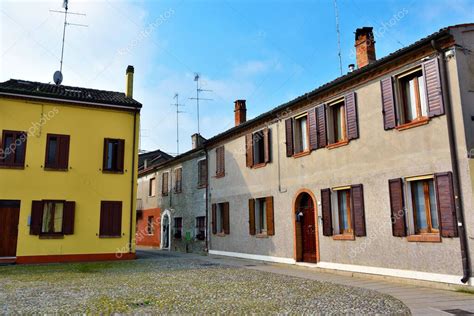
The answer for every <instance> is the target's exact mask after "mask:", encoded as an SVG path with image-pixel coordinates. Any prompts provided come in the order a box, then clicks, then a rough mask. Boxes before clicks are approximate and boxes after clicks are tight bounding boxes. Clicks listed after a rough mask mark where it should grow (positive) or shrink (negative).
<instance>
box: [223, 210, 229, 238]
mask: <svg viewBox="0 0 474 316" xmlns="http://www.w3.org/2000/svg"><path fill="white" fill-rule="evenodd" d="M223 205H224V234H226V235H229V234H230V214H229V202H225V203H223Z"/></svg>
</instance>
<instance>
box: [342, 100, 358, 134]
mask: <svg viewBox="0 0 474 316" xmlns="http://www.w3.org/2000/svg"><path fill="white" fill-rule="evenodd" d="M344 105H345V107H346V124H347V139H349V140H351V139H357V138H359V124H358V117H357V115H358V113H357V101H356V94H355V92H351V93H349V94H347V95H346V96H345V97H344Z"/></svg>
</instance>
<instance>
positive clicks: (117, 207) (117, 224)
mask: <svg viewBox="0 0 474 316" xmlns="http://www.w3.org/2000/svg"><path fill="white" fill-rule="evenodd" d="M113 206H114V207H113V215H112V219H113V220H112V222H113V224H112V236H117V237H118V236H121V235H122V202H121V201H117V202H113Z"/></svg>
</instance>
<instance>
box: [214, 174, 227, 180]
mask: <svg viewBox="0 0 474 316" xmlns="http://www.w3.org/2000/svg"><path fill="white" fill-rule="evenodd" d="M224 177H225V173H220V174H216V176H215V178H216V179H219V178H224Z"/></svg>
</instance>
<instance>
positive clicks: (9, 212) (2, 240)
mask: <svg viewBox="0 0 474 316" xmlns="http://www.w3.org/2000/svg"><path fill="white" fill-rule="evenodd" d="M19 217H20V207H19V206H14V205H11V206H1V205H0V257H16V244H17V239H18V220H19Z"/></svg>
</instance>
